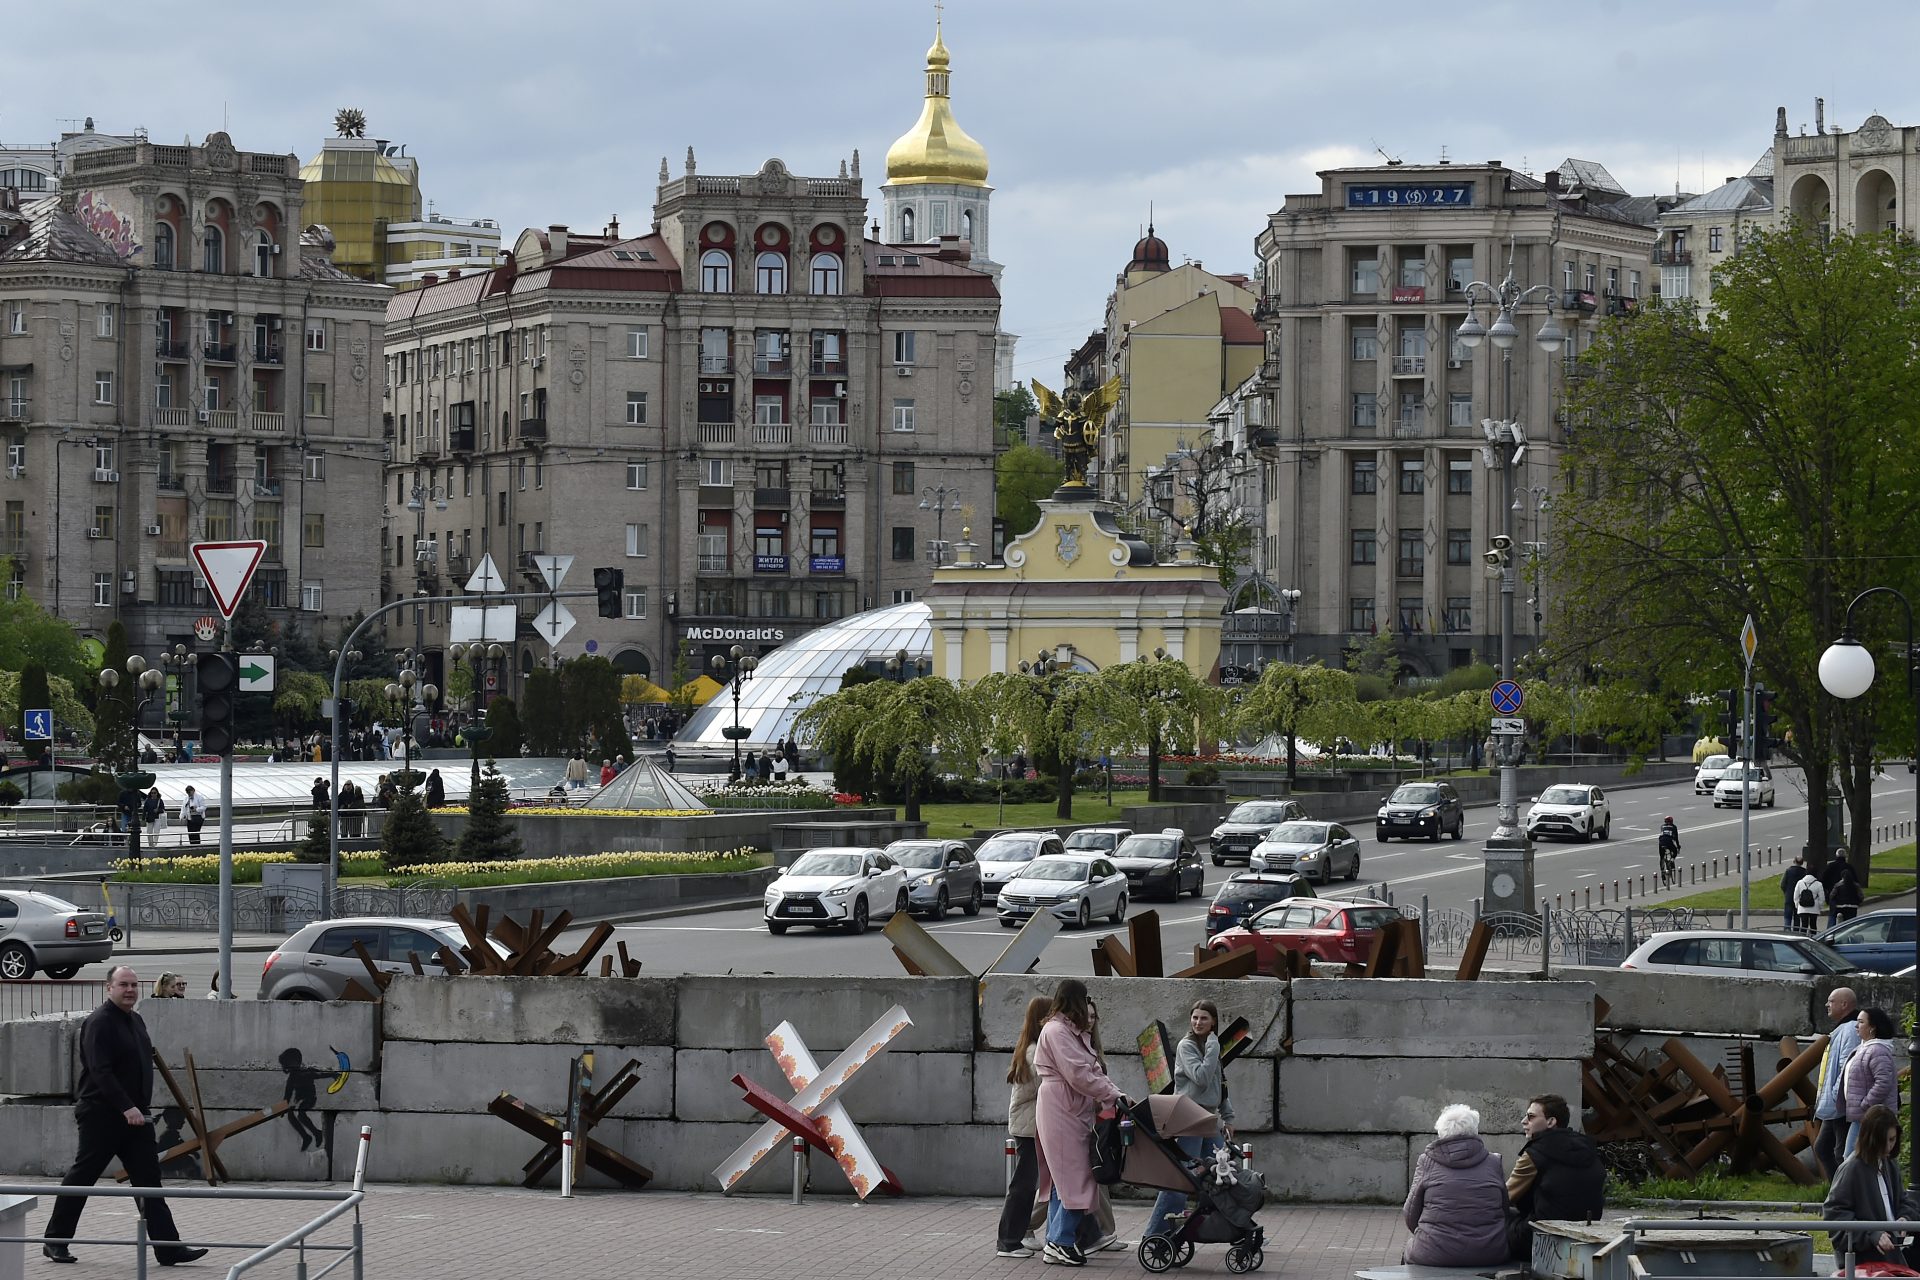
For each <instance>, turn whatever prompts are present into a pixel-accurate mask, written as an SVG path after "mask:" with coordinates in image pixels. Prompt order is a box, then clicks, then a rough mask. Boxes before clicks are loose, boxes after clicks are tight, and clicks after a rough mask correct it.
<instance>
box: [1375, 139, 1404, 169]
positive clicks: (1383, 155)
mask: <svg viewBox="0 0 1920 1280" xmlns="http://www.w3.org/2000/svg"><path fill="white" fill-rule="evenodd" d="M1368 141H1369V142H1371V143H1373V149H1374V150H1375V151H1378V152H1379V153H1380V158H1381V159H1382V160H1385V161H1386V162H1387V163H1388V164H1390V165H1397V164H1399V163H1400V157H1399V156H1390V155H1388V154H1387V149H1386V148H1385V147H1383V146H1381V145H1380V139H1378V138H1369V139H1368Z"/></svg>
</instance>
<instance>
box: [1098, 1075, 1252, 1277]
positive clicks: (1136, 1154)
mask: <svg viewBox="0 0 1920 1280" xmlns="http://www.w3.org/2000/svg"><path fill="white" fill-rule="evenodd" d="M1128 1115H1129V1116H1130V1117H1131V1118H1132V1120H1133V1141H1132V1143H1131V1144H1130V1145H1129V1146H1128V1147H1127V1154H1126V1159H1125V1161H1124V1162H1123V1164H1122V1165H1121V1171H1120V1180H1121V1181H1122V1182H1130V1183H1132V1184H1133V1185H1134V1186H1137V1187H1154V1188H1157V1189H1159V1190H1161V1191H1182V1192H1185V1193H1186V1194H1187V1195H1189V1196H1192V1197H1193V1198H1194V1205H1193V1207H1192V1208H1190V1209H1188V1210H1187V1211H1186V1212H1185V1213H1177V1214H1174V1215H1173V1216H1172V1217H1171V1218H1169V1219H1168V1220H1167V1230H1168V1231H1169V1232H1171V1234H1168V1235H1152V1236H1147V1237H1146V1238H1145V1239H1143V1240H1141V1241H1140V1247H1139V1250H1138V1253H1139V1257H1140V1265H1141V1266H1142V1267H1144V1268H1146V1269H1147V1270H1148V1271H1152V1272H1155V1273H1158V1272H1162V1271H1166V1270H1168V1269H1169V1268H1171V1267H1184V1266H1186V1265H1187V1264H1188V1263H1189V1262H1191V1261H1193V1253H1194V1246H1195V1245H1199V1244H1224V1245H1226V1246H1227V1270H1229V1271H1231V1272H1234V1273H1235V1274H1239V1273H1241V1272H1244V1271H1257V1270H1259V1268H1260V1264H1261V1263H1262V1262H1264V1261H1265V1260H1266V1259H1265V1256H1264V1255H1263V1253H1262V1252H1261V1247H1262V1245H1264V1244H1265V1242H1266V1233H1265V1232H1264V1231H1262V1230H1261V1229H1260V1224H1259V1223H1257V1222H1255V1221H1254V1217H1253V1215H1254V1214H1256V1213H1257V1212H1259V1210H1260V1206H1261V1205H1262V1204H1264V1203H1266V1199H1267V1188H1266V1183H1265V1182H1264V1181H1263V1180H1262V1179H1261V1177H1260V1175H1259V1174H1257V1173H1255V1172H1254V1171H1253V1170H1251V1169H1234V1170H1233V1171H1232V1173H1231V1175H1230V1177H1231V1179H1232V1180H1231V1181H1228V1180H1227V1179H1224V1178H1221V1177H1220V1176H1219V1175H1218V1174H1216V1173H1215V1172H1214V1166H1213V1165H1212V1164H1211V1163H1208V1162H1205V1161H1200V1160H1195V1159H1193V1158H1191V1157H1189V1156H1188V1155H1187V1153H1186V1152H1184V1151H1182V1150H1180V1148H1179V1147H1177V1146H1175V1145H1174V1143H1173V1139H1174V1138H1211V1137H1213V1136H1214V1134H1215V1133H1217V1132H1218V1131H1219V1119H1218V1118H1217V1117H1216V1116H1215V1115H1214V1114H1213V1113H1212V1112H1211V1111H1208V1110H1207V1109H1206V1108H1205V1107H1202V1106H1201V1105H1200V1104H1199V1103H1197V1102H1195V1101H1193V1100H1192V1099H1191V1098H1183V1097H1181V1096H1179V1095H1178V1094H1160V1095H1157V1096H1155V1097H1151V1098H1148V1099H1146V1100H1145V1101H1143V1102H1138V1103H1135V1104H1134V1106H1133V1107H1132V1109H1131V1110H1130V1111H1129V1112H1128Z"/></svg>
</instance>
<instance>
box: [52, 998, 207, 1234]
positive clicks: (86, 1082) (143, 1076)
mask: <svg viewBox="0 0 1920 1280" xmlns="http://www.w3.org/2000/svg"><path fill="white" fill-rule="evenodd" d="M139 1002H140V977H139V975H138V974H136V973H135V972H134V971H133V970H132V969H130V968H128V967H127V966H125V965H118V966H116V967H115V968H114V969H113V971H112V972H111V973H109V974H108V975H107V999H106V1002H105V1003H104V1004H102V1005H101V1006H100V1007H99V1008H98V1009H95V1010H94V1011H93V1012H92V1013H90V1014H88V1015H87V1019H86V1021H85V1022H83V1023H81V1024H80V1083H79V1085H78V1087H77V1088H76V1089H75V1090H74V1106H73V1118H74V1124H75V1125H76V1126H77V1127H78V1128H79V1130H80V1146H79V1151H78V1152H77V1153H76V1154H75V1156H74V1158H73V1167H72V1168H70V1169H68V1170H67V1176H66V1177H65V1178H63V1179H61V1181H60V1185H61V1186H63V1187H90V1186H92V1185H93V1184H94V1183H96V1182H98V1181H99V1180H100V1175H101V1174H103V1173H105V1172H106V1171H107V1165H108V1164H109V1163H111V1162H112V1161H113V1160H115V1159H118V1160H119V1161H120V1165H121V1167H122V1168H123V1169H125V1170H126V1171H127V1178H128V1181H130V1182H131V1183H132V1184H133V1185H134V1186H136V1187H158V1186H159V1185H160V1152H159V1148H157V1147H156V1146H155V1145H154V1141H153V1130H152V1129H150V1128H148V1127H147V1108H148V1107H150V1106H152V1105H153V1041H152V1040H151V1039H149V1038H148V1036H147V1024H146V1022H145V1021H144V1020H142V1018H141V1017H140V1015H139V1014H137V1013H135V1012H134V1006H135V1005H136V1004H138V1003H139ZM135 1203H137V1204H138V1205H139V1206H140V1215H141V1216H142V1217H143V1218H145V1219H146V1220H147V1237H148V1239H150V1240H152V1241H153V1242H154V1246H153V1252H154V1256H155V1257H156V1258H158V1259H159V1261H160V1265H161V1266H163V1267H171V1266H175V1265H177V1264H179V1263H182V1262H192V1261H193V1260H194V1259H195V1258H202V1257H205V1256H206V1252H207V1251H206V1250H205V1249H189V1248H186V1247H185V1246H183V1245H181V1244H180V1243H179V1240H180V1229H179V1228H178V1227H176V1226H175V1225H174V1222H173V1212H172V1211H171V1210H170V1209H168V1208H167V1202H166V1201H165V1200H163V1199H161V1198H160V1197H159V1196H148V1197H146V1198H144V1199H141V1200H138V1201H136V1202H135ZM86 1205H87V1198H86V1197H85V1196H61V1197H60V1199H59V1202H58V1203H56V1204H55V1205H54V1207H53V1216H52V1217H51V1218H50V1219H48V1221H47V1243H46V1244H44V1245H42V1246H41V1252H42V1253H43V1254H45V1255H46V1256H47V1257H48V1258H49V1259H51V1260H52V1261H54V1262H74V1261H76V1259H75V1257H74V1255H73V1252H72V1250H71V1249H70V1248H69V1247H68V1246H67V1243H66V1242H67V1241H69V1240H71V1239H73V1232H74V1228H76V1227H78V1226H79V1225H80V1211H81V1210H82V1209H84V1208H86Z"/></svg>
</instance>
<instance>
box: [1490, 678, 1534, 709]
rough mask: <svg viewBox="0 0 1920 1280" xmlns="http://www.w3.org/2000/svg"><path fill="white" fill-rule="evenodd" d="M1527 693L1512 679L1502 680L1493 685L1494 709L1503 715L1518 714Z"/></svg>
mask: <svg viewBox="0 0 1920 1280" xmlns="http://www.w3.org/2000/svg"><path fill="white" fill-rule="evenodd" d="M1526 700H1527V695H1526V693H1525V692H1523V691H1522V690H1521V688H1520V686H1519V685H1518V684H1516V683H1515V682H1514V681H1512V680H1502V681H1501V682H1500V683H1499V684H1496V685H1494V686H1493V709H1494V710H1495V711H1498V712H1499V713H1500V714H1501V715H1503V716H1511V715H1517V714H1519V711H1520V706H1521V704H1522V703H1524V702H1525V701H1526Z"/></svg>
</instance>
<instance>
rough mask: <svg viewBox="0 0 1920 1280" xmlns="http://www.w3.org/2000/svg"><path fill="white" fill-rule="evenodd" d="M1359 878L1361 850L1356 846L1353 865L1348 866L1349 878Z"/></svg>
mask: <svg viewBox="0 0 1920 1280" xmlns="http://www.w3.org/2000/svg"><path fill="white" fill-rule="evenodd" d="M1359 878H1360V850H1359V849H1357V848H1356V849H1355V850H1354V851H1353V865H1352V866H1350V867H1348V868H1347V879H1349V880H1358V879H1359Z"/></svg>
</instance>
